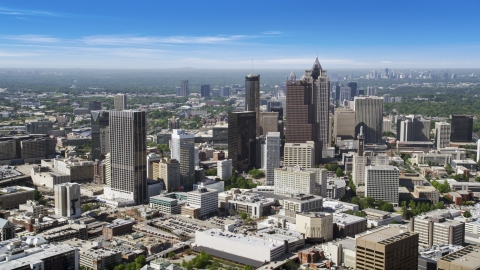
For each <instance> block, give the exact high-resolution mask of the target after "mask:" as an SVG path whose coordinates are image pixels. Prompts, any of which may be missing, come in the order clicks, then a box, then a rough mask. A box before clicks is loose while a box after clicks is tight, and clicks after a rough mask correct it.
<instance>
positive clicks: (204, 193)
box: [187, 186, 218, 217]
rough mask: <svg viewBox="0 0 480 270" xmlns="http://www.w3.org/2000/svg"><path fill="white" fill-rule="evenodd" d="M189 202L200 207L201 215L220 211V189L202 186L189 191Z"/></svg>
mask: <svg viewBox="0 0 480 270" xmlns="http://www.w3.org/2000/svg"><path fill="white" fill-rule="evenodd" d="M187 204H188V206H190V207H193V208H200V216H201V217H205V216H208V215H210V214H213V213H216V212H218V190H216V189H210V188H205V187H203V186H200V187H199V188H198V189H197V190H193V191H190V192H188V193H187Z"/></svg>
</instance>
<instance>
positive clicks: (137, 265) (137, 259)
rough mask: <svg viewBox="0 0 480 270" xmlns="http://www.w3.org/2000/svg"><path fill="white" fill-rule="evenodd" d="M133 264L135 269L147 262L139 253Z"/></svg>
mask: <svg viewBox="0 0 480 270" xmlns="http://www.w3.org/2000/svg"><path fill="white" fill-rule="evenodd" d="M135 264H136V267H137V269H140V268H142V267H143V266H144V265H145V264H147V260H146V259H145V256H143V255H140V256H138V257H137V258H135Z"/></svg>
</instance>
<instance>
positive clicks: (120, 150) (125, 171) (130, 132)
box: [105, 110, 148, 204]
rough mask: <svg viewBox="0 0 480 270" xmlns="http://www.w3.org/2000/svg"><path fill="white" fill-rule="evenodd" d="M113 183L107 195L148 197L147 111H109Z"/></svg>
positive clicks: (129, 198)
mask: <svg viewBox="0 0 480 270" xmlns="http://www.w3.org/2000/svg"><path fill="white" fill-rule="evenodd" d="M109 121H110V178H111V179H110V180H109V182H110V184H109V185H108V183H107V187H106V189H105V196H106V197H107V198H111V199H114V198H122V199H125V200H127V201H130V202H132V203H137V204H141V203H144V202H145V201H146V200H147V199H148V198H147V183H146V181H147V142H146V139H147V135H146V115H145V112H144V111H142V112H141V111H132V110H126V111H110V117H109Z"/></svg>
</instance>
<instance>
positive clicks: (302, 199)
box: [283, 194, 323, 217]
mask: <svg viewBox="0 0 480 270" xmlns="http://www.w3.org/2000/svg"><path fill="white" fill-rule="evenodd" d="M322 206H323V198H322V197H320V196H315V195H311V194H298V195H294V196H292V197H291V198H286V199H284V200H283V208H284V209H285V215H286V216H289V217H295V216H296V215H297V214H298V213H302V212H319V211H322Z"/></svg>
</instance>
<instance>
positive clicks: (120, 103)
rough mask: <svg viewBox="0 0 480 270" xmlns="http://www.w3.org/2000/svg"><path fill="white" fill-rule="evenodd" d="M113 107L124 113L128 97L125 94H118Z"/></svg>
mask: <svg viewBox="0 0 480 270" xmlns="http://www.w3.org/2000/svg"><path fill="white" fill-rule="evenodd" d="M113 103H114V104H113V105H114V108H115V110H118V111H122V110H126V109H127V96H126V95H124V94H118V95H116V96H115V97H114V99H113Z"/></svg>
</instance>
